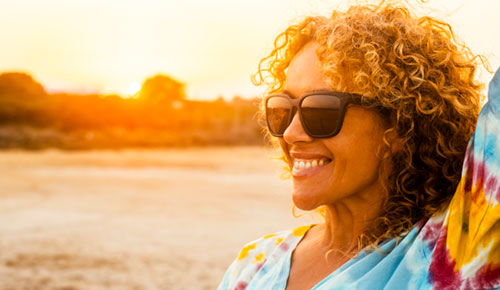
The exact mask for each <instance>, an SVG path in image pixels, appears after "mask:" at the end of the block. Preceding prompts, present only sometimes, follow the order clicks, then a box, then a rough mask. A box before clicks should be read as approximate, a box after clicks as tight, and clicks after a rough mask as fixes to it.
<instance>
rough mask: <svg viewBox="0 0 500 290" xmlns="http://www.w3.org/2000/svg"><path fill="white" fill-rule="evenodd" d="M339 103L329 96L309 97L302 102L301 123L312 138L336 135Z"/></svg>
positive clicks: (339, 114) (338, 122) (339, 116)
mask: <svg viewBox="0 0 500 290" xmlns="http://www.w3.org/2000/svg"><path fill="white" fill-rule="evenodd" d="M340 106H341V101H340V99H339V98H337V97H335V96H330V95H311V96H308V97H306V98H304V100H303V101H302V104H301V111H302V121H303V125H304V127H306V128H307V130H308V131H309V133H310V134H311V136H313V137H325V136H329V135H331V134H333V133H338V132H337V131H338V126H339V124H340V118H341V110H340Z"/></svg>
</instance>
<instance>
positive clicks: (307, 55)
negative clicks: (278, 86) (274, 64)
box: [284, 42, 330, 97]
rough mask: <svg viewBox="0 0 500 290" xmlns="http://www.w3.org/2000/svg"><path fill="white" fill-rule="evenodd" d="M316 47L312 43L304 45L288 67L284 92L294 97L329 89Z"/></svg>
mask: <svg viewBox="0 0 500 290" xmlns="http://www.w3.org/2000/svg"><path fill="white" fill-rule="evenodd" d="M317 47H318V45H317V44H316V43H314V42H312V43H308V44H306V45H305V46H304V47H303V48H302V49H301V50H300V51H299V52H298V53H297V54H296V55H295V57H294V58H293V59H292V61H291V62H290V65H289V66H288V70H287V73H286V81H285V87H284V90H285V91H287V92H288V93H290V94H291V95H292V96H294V97H299V96H300V95H303V94H304V93H307V92H311V91H319V90H328V89H330V87H329V86H328V84H327V83H326V81H325V77H324V74H323V72H322V71H321V69H320V67H321V66H320V62H319V60H318V56H317V55H316V49H317Z"/></svg>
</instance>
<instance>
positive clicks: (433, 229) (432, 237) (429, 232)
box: [422, 220, 443, 249]
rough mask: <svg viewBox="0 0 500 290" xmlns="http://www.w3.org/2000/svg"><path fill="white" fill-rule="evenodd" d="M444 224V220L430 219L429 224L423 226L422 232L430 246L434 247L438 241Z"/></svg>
mask: <svg viewBox="0 0 500 290" xmlns="http://www.w3.org/2000/svg"><path fill="white" fill-rule="evenodd" d="M442 226H443V221H442V220H441V221H439V222H434V223H433V222H431V221H428V222H427V224H426V225H425V226H424V227H423V228H422V234H423V239H424V241H425V242H426V243H427V244H428V245H429V248H431V249H432V248H434V246H435V245H436V241H437V239H438V237H439V234H440V233H441V228H442Z"/></svg>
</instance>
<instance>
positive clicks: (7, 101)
mask: <svg viewBox="0 0 500 290" xmlns="http://www.w3.org/2000/svg"><path fill="white" fill-rule="evenodd" d="M46 102H47V93H46V92H45V89H44V88H43V87H42V85H40V84H39V83H38V82H36V81H35V80H34V79H33V78H32V77H31V76H30V75H28V74H26V73H21V72H6V73H2V74H0V124H5V123H24V124H32V125H35V126H43V125H46V124H47V123H48V122H50V120H49V118H47V115H46V114H45V107H46V104H45V103H46Z"/></svg>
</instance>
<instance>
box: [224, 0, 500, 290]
mask: <svg viewBox="0 0 500 290" xmlns="http://www.w3.org/2000/svg"><path fill="white" fill-rule="evenodd" d="M477 59H478V58H477V57H475V56H474V55H472V54H471V53H470V52H469V50H468V49H467V48H466V47H464V46H461V45H459V44H457V43H456V42H455V41H454V36H453V33H452V31H451V29H449V27H448V26H447V24H445V23H442V22H439V21H436V20H434V19H431V18H428V17H423V18H417V17H414V16H412V15H411V13H410V12H409V11H408V10H407V9H405V8H401V7H395V6H393V5H391V4H387V3H386V4H382V5H379V6H355V7H351V8H349V9H348V10H347V11H346V12H334V13H333V15H332V16H331V17H330V18H325V17H309V18H306V19H305V20H304V21H302V22H301V23H299V24H297V25H294V26H291V27H289V28H288V29H287V30H286V31H285V32H283V33H282V34H280V35H279V36H278V37H277V39H276V41H275V49H274V50H273V52H272V53H271V54H270V56H268V57H267V58H264V59H263V60H262V61H261V64H260V69H259V74H258V76H259V77H260V82H261V83H265V84H267V85H269V87H270V95H269V96H268V97H266V98H265V100H264V102H263V104H264V110H265V114H266V119H267V123H268V128H269V132H270V133H271V135H273V136H275V137H276V138H277V140H278V142H279V144H280V146H281V148H282V150H283V153H284V160H285V161H286V162H287V164H288V166H289V167H290V170H291V176H292V180H293V201H294V204H295V206H297V207H298V208H300V209H302V210H319V211H320V212H321V213H322V214H323V216H324V220H325V221H324V223H322V224H318V225H311V226H306V227H300V228H297V229H295V230H293V231H284V232H279V233H276V234H272V235H269V236H265V237H263V238H261V239H259V240H257V241H255V242H252V243H249V244H248V245H246V246H245V247H244V248H243V249H242V251H241V253H240V255H239V256H238V258H237V259H236V260H235V261H234V262H233V264H232V265H231V266H230V268H229V269H228V271H227V272H226V275H225V276H224V279H223V281H222V282H221V284H220V285H219V289H231V290H233V289H240V290H242V289H247V290H249V289H280V290H281V289H287V290H291V289H430V288H434V289H447V288H448V289H455V288H457V289H458V288H462V289H490V288H495V287H500V247H499V245H500V244H499V243H498V242H497V239H496V238H495V235H496V234H498V233H499V231H500V229H498V227H500V223H498V219H499V217H500V209H499V208H497V206H496V204H497V203H498V201H497V193H499V194H498V199H499V200H500V190H499V184H500V179H498V178H500V174H499V168H500V160H498V158H499V157H498V156H499V154H498V153H497V152H495V151H496V150H497V147H496V146H497V145H496V135H495V134H496V132H500V121H499V119H500V116H499V111H500V110H499V109H498V107H499V106H500V104H498V103H500V100H496V102H497V103H495V100H490V103H488V104H487V105H486V107H485V109H484V110H483V111H482V113H481V116H480V120H479V122H478V125H477V126H478V129H477V131H476V133H475V135H474V137H473V138H472V139H471V141H470V143H469V144H470V145H469V147H468V151H467V153H466V149H467V144H468V141H469V139H470V138H471V136H472V134H473V131H474V127H475V124H476V120H477V117H478V111H479V104H480V99H481V97H480V89H481V86H480V85H479V84H478V83H476V82H475V80H474V74H475V70H476V68H477V66H478V64H477ZM265 73H267V77H266V76H265ZM497 82H500V75H498V74H497ZM497 87H500V85H498V84H497ZM495 90H497V93H498V90H500V88H496V89H495V87H494V86H492V89H490V94H491V93H492V92H494V91H495ZM499 95H500V94H499ZM491 98H492V97H491V95H490V99H491ZM498 98H499V99H500V96H498ZM464 156H465V163H464ZM462 165H463V168H464V171H463V176H462Z"/></svg>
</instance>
